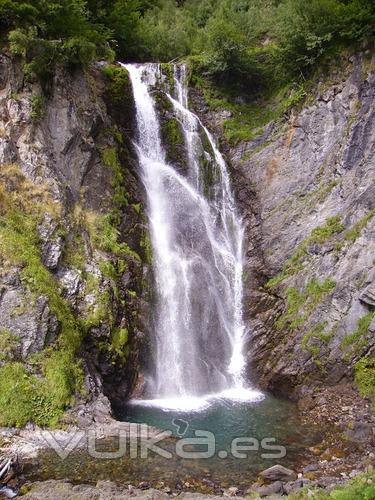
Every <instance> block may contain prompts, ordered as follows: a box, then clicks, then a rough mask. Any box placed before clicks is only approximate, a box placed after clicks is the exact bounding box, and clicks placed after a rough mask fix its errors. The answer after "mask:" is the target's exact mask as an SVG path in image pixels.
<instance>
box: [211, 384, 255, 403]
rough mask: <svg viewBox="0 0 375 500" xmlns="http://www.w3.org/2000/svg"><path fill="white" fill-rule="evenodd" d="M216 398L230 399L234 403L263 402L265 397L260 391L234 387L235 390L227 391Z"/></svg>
mask: <svg viewBox="0 0 375 500" xmlns="http://www.w3.org/2000/svg"><path fill="white" fill-rule="evenodd" d="M216 398H222V399H230V400H232V401H246V402H256V401H262V400H263V399H264V398H265V396H264V394H263V393H261V392H260V391H256V390H254V389H247V388H245V387H234V388H233V389H226V390H225V391H222V392H220V393H219V394H217V395H216Z"/></svg>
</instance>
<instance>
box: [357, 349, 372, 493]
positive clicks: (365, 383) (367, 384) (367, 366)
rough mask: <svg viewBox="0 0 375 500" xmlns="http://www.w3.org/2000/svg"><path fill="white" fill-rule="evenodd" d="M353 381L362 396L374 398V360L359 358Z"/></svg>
mask: <svg viewBox="0 0 375 500" xmlns="http://www.w3.org/2000/svg"><path fill="white" fill-rule="evenodd" d="M355 381H356V384H357V385H358V388H359V390H360V392H361V394H362V395H363V396H370V397H372V398H375V358H373V357H372V358H370V357H369V358H361V359H360V360H359V361H357V363H356V364H355ZM374 492H375V490H374Z"/></svg>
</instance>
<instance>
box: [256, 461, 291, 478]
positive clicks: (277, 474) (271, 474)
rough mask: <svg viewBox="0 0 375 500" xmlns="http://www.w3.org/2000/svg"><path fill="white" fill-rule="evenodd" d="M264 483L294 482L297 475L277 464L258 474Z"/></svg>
mask: <svg viewBox="0 0 375 500" xmlns="http://www.w3.org/2000/svg"><path fill="white" fill-rule="evenodd" d="M259 475H260V476H261V478H262V479H264V480H265V481H268V482H271V481H294V480H295V479H297V474H296V473H295V472H294V471H292V470H291V469H287V468H286V467H284V466H283V465H280V464H277V465H274V466H273V467H270V468H269V469H266V470H264V471H263V472H261V473H260V474H259Z"/></svg>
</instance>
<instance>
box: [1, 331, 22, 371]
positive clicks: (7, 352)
mask: <svg viewBox="0 0 375 500" xmlns="http://www.w3.org/2000/svg"><path fill="white" fill-rule="evenodd" d="M18 346H19V338H18V337H17V336H16V335H14V334H13V333H12V332H11V331H10V330H8V329H6V328H1V329H0V363H1V362H4V361H9V360H13V359H14V357H15V352H16V350H17V347H18Z"/></svg>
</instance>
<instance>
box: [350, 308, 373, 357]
mask: <svg viewBox="0 0 375 500" xmlns="http://www.w3.org/2000/svg"><path fill="white" fill-rule="evenodd" d="M374 318H375V311H370V312H368V313H367V314H365V315H364V316H362V318H360V319H359V320H358V325H357V329H356V331H355V332H353V333H351V334H350V335H347V336H346V337H344V339H343V341H342V346H343V347H348V346H351V345H354V346H355V347H356V348H357V350H358V349H360V348H361V347H364V346H365V345H366V335H367V333H368V329H369V327H370V324H371V321H372V320H373V319H374Z"/></svg>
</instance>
